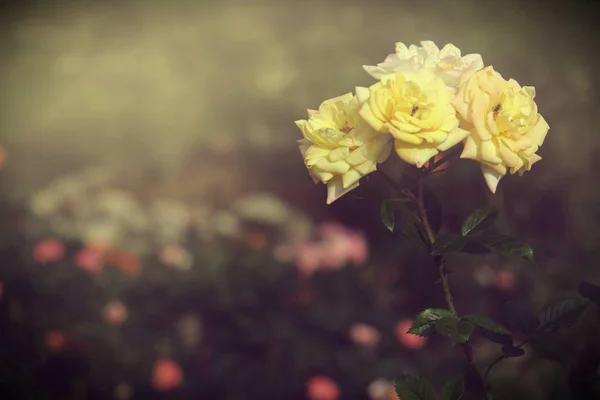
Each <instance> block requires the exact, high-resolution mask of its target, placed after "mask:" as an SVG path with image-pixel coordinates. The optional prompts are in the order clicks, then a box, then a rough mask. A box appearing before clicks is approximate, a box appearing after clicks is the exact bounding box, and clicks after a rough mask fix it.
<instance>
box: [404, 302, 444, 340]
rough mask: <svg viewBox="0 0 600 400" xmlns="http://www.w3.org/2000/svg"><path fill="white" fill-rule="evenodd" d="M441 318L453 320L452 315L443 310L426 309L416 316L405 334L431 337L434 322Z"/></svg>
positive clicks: (433, 331)
mask: <svg viewBox="0 0 600 400" xmlns="http://www.w3.org/2000/svg"><path fill="white" fill-rule="evenodd" d="M441 318H454V314H452V312H451V311H450V310H446V309H443V308H427V309H425V310H423V311H421V313H419V315H417V317H416V318H415V320H414V321H413V324H412V326H411V327H410V329H409V330H408V332H407V333H410V334H412V335H418V336H431V335H433V334H434V333H435V327H434V324H435V322H436V321H438V320H440V319H441Z"/></svg>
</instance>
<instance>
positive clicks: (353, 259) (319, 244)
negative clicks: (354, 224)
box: [276, 223, 369, 276]
mask: <svg viewBox="0 0 600 400" xmlns="http://www.w3.org/2000/svg"><path fill="white" fill-rule="evenodd" d="M319 234H320V236H321V240H319V241H314V242H304V243H301V244H299V245H298V246H296V248H295V249H294V252H295V257H294V258H295V262H296V265H297V267H298V268H299V269H300V271H301V272H302V273H303V274H304V275H305V276H312V275H313V274H314V273H315V272H316V271H318V270H339V269H341V268H343V267H344V266H346V264H348V263H352V264H354V265H361V264H364V263H365V262H366V260H367V258H368V253H369V251H368V245H367V241H366V240H365V238H364V236H363V235H362V234H360V233H357V232H354V231H352V230H350V229H348V228H346V227H345V226H343V225H341V224H337V223H324V224H322V225H321V226H320V227H319ZM276 255H277V256H282V254H276ZM283 256H285V254H283Z"/></svg>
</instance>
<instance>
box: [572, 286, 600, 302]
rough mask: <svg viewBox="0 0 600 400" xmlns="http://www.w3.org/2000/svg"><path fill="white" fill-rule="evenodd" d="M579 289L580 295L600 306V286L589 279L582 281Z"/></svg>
mask: <svg viewBox="0 0 600 400" xmlns="http://www.w3.org/2000/svg"><path fill="white" fill-rule="evenodd" d="M577 290H578V291H579V294H580V295H582V296H583V297H585V298H587V299H589V300H590V301H592V302H593V303H594V304H596V305H597V306H599V307H600V286H596V285H594V284H591V283H589V282H587V281H581V283H580V284H579V287H578V288H577Z"/></svg>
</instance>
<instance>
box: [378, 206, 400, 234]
mask: <svg viewBox="0 0 600 400" xmlns="http://www.w3.org/2000/svg"><path fill="white" fill-rule="evenodd" d="M380 215H381V222H383V225H385V227H386V228H388V230H389V231H390V232H394V226H395V223H396V214H395V212H394V204H393V203H392V202H391V201H390V200H384V201H383V202H382V203H381V210H380Z"/></svg>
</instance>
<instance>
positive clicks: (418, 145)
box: [356, 69, 469, 168]
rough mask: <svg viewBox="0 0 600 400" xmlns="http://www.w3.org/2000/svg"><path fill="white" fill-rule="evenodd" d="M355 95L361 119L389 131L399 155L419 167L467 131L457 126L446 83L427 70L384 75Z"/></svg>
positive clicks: (458, 141)
mask: <svg viewBox="0 0 600 400" xmlns="http://www.w3.org/2000/svg"><path fill="white" fill-rule="evenodd" d="M356 95H357V97H358V99H359V101H360V103H361V104H362V107H361V109H360V115H361V116H362V117H363V118H364V120H365V121H366V122H367V123H368V124H369V125H371V127H373V129H375V130H376V131H377V132H380V133H391V135H392V136H393V137H394V139H395V141H394V148H395V149H396V153H398V156H399V157H400V158H401V159H402V160H404V161H406V162H407V163H409V164H412V165H416V166H417V167H419V168H420V167H422V166H423V164H425V163H426V162H427V161H428V160H429V159H430V158H432V157H434V156H436V155H437V154H438V153H439V152H442V151H446V150H448V149H450V148H451V147H453V146H455V145H457V144H458V143H460V142H461V141H462V140H463V139H464V138H465V137H466V136H467V135H468V134H469V132H468V131H466V130H463V129H461V128H459V121H458V118H457V116H456V111H455V110H454V107H453V106H452V95H451V93H450V92H449V91H448V89H447V87H446V84H445V83H444V81H443V80H442V79H441V78H440V77H438V76H436V75H435V74H434V73H433V72H431V71H429V70H426V69H421V70H418V71H405V72H399V73H397V74H394V75H386V76H383V77H382V79H381V81H380V82H378V83H376V84H374V85H373V86H371V87H370V88H368V89H367V88H361V87H358V88H356Z"/></svg>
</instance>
